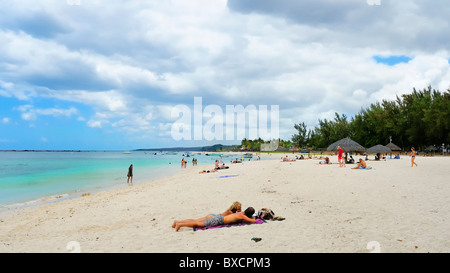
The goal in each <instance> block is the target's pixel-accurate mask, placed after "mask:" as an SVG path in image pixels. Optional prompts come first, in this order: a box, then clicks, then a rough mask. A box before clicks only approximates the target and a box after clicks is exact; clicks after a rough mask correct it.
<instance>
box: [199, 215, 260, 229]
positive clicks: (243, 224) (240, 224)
mask: <svg viewBox="0 0 450 273" xmlns="http://www.w3.org/2000/svg"><path fill="white" fill-rule="evenodd" d="M265 222H266V221H264V220H263V219H259V218H258V219H256V223H250V222H247V221H242V222H241V223H236V224H228V225H219V226H214V227H197V228H193V229H194V231H197V230H207V229H213V228H223V227H238V226H246V225H253V224H263V223H265Z"/></svg>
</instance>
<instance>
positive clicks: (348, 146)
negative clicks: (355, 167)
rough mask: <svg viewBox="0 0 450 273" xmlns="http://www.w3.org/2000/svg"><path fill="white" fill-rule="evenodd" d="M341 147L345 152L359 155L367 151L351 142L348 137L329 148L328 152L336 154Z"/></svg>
mask: <svg viewBox="0 0 450 273" xmlns="http://www.w3.org/2000/svg"><path fill="white" fill-rule="evenodd" d="M339 146H340V147H341V148H342V150H343V151H344V152H347V153H349V152H357V153H363V152H365V151H366V148H364V147H363V146H361V145H360V144H359V143H357V142H355V141H353V140H351V139H350V138H348V137H346V138H343V139H341V140H338V141H336V142H334V143H333V144H331V145H330V146H328V148H327V151H330V152H336V151H337V150H338V147H339Z"/></svg>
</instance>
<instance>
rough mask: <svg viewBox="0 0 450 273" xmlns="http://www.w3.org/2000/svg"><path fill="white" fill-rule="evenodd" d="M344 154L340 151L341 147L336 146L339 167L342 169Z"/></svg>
mask: <svg viewBox="0 0 450 273" xmlns="http://www.w3.org/2000/svg"><path fill="white" fill-rule="evenodd" d="M343 153H344V150H342V148H341V146H338V161H339V167H342V154H343Z"/></svg>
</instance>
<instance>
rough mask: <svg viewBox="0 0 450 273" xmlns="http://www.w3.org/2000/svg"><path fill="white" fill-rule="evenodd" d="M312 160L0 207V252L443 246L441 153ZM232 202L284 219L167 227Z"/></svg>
mask: <svg viewBox="0 0 450 273" xmlns="http://www.w3.org/2000/svg"><path fill="white" fill-rule="evenodd" d="M272 156H273V157H274V158H281V157H282V156H283V154H272ZM290 156H291V155H290ZM318 162H319V161H317V160H299V161H296V162H280V161H279V160H261V161H251V162H248V161H245V162H244V163H242V164H229V163H228V165H229V166H230V169H227V170H221V171H219V172H217V173H209V174H199V173H198V172H199V171H202V170H204V169H208V167H210V168H209V169H212V168H213V165H212V164H211V165H207V166H204V165H203V166H196V167H192V166H188V168H187V169H185V170H182V171H181V172H180V173H178V174H176V175H173V176H170V177H165V178H162V179H158V180H154V181H151V182H148V183H144V184H139V185H134V186H132V187H127V188H122V189H117V190H110V191H105V192H99V193H95V194H91V195H89V196H85V197H80V198H75V199H69V200H64V201H61V202H57V203H52V204H46V205H42V206H38V207H31V208H23V209H17V210H12V211H7V212H3V213H1V214H0V252H63V253H66V252H69V250H68V249H67V246H68V243H69V242H72V241H75V242H77V243H79V247H80V249H79V250H80V251H81V252H158V253H171V252H187V253H193V252H194V253H204V252H213V253H215V252H221V253H223V252H225V253H228V252H229V253H248V252H270V253H273V252H275V253H277V252H283V253H286V252H288V253H290V252H294V253H299V252H300V253H301V252H357V253H361V252H362V253H366V252H370V250H371V249H368V244H369V245H370V244H372V243H371V242H375V243H373V244H375V245H378V246H379V250H380V251H381V252H408V253H411V252H449V251H450V233H449V232H448V228H449V227H450V223H449V219H450V204H449V202H448V200H449V196H450V185H449V183H448V178H449V174H450V171H449V169H448V166H449V165H450V158H443V157H432V158H423V157H417V158H416V162H417V163H418V164H419V166H418V167H415V168H411V167H410V158H409V157H403V158H402V159H400V160H387V161H379V162H375V161H369V163H368V165H369V166H372V167H373V169H372V170H367V171H366V170H351V167H352V165H347V166H346V167H345V168H339V165H338V164H332V165H330V166H321V165H317V163H318ZM332 162H335V163H336V162H337V160H336V158H335V157H332ZM222 175H237V176H235V177H228V178H219V176H222ZM234 201H240V202H241V203H242V204H243V207H244V208H245V207H247V206H253V207H254V208H255V209H256V210H258V209H260V208H263V207H267V208H271V209H272V210H273V211H274V212H275V213H276V214H277V215H279V216H282V217H284V218H286V220H284V221H269V222H267V223H265V224H261V225H249V226H241V227H231V228H220V229H214V230H206V231H196V232H194V231H192V229H189V228H182V229H181V230H180V231H179V232H175V231H174V230H173V229H172V228H171V224H172V222H173V221H174V220H179V219H185V218H198V217H203V216H205V215H207V214H209V213H220V212H223V211H224V210H225V209H226V208H227V207H228V206H229V205H231V203H232V202H234ZM253 237H259V238H262V240H261V241H260V242H257V243H255V242H254V241H252V240H251V238H253Z"/></svg>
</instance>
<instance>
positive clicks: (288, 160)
mask: <svg viewBox="0 0 450 273" xmlns="http://www.w3.org/2000/svg"><path fill="white" fill-rule="evenodd" d="M292 161H295V159H289V157H288V156H286V157H283V162H292Z"/></svg>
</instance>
